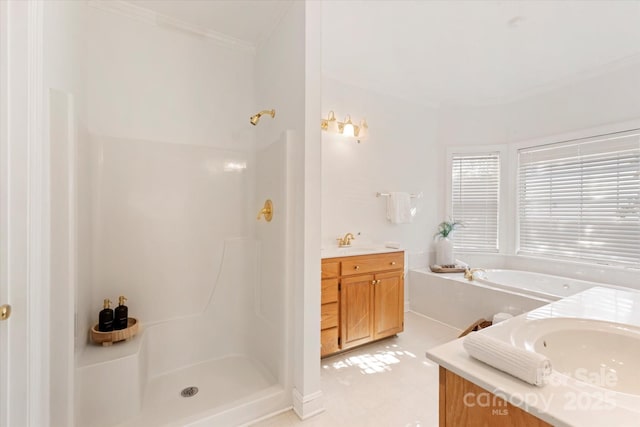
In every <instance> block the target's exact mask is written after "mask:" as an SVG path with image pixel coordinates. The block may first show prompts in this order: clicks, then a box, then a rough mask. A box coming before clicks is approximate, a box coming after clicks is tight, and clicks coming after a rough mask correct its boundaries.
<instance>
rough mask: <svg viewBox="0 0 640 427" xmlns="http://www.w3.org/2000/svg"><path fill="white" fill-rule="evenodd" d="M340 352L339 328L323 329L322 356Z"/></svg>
mask: <svg viewBox="0 0 640 427" xmlns="http://www.w3.org/2000/svg"><path fill="white" fill-rule="evenodd" d="M338 350H340V346H339V345H338V328H337V327H335V328H330V329H323V330H322V331H320V356H321V357H324V356H326V355H328V354H331V353H335V352H336V351H338Z"/></svg>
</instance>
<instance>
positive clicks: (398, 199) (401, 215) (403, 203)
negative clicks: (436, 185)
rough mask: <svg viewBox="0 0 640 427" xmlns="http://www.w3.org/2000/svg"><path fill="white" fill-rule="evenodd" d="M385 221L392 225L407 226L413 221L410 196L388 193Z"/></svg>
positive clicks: (407, 194)
mask: <svg viewBox="0 0 640 427" xmlns="http://www.w3.org/2000/svg"><path fill="white" fill-rule="evenodd" d="M387 219H388V220H389V221H390V222H391V223H392V224H407V223H410V222H412V221H413V215H411V195H410V194H409V193H389V197H387Z"/></svg>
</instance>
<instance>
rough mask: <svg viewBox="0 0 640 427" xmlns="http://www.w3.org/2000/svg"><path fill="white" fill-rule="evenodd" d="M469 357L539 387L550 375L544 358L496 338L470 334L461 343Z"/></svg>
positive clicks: (547, 360)
mask: <svg viewBox="0 0 640 427" xmlns="http://www.w3.org/2000/svg"><path fill="white" fill-rule="evenodd" d="M462 345H463V346H464V348H465V350H467V353H469V356H471V357H473V358H474V359H478V360H480V361H481V362H484V363H486V364H487V365H490V366H493V367H494V368H496V369H499V370H501V371H503V372H506V373H507V374H510V375H513V376H514V377H516V378H519V379H521V380H523V381H526V382H528V383H529V384H533V385H537V386H539V387H541V386H543V385H545V384H546V380H547V378H548V377H549V375H551V370H552V369H551V361H550V360H549V359H547V358H546V357H545V356H543V355H541V354H539V353H535V352H532V351H527V350H524V349H521V348H518V347H514V346H512V345H511V344H509V343H506V342H504V341H500V340H498V339H496V338H493V337H490V336H487V335H485V334H479V333H477V332H472V333H470V334H469V335H467V336H466V337H465V339H464V342H463V343H462Z"/></svg>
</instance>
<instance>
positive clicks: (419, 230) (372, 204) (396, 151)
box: [322, 49, 443, 264]
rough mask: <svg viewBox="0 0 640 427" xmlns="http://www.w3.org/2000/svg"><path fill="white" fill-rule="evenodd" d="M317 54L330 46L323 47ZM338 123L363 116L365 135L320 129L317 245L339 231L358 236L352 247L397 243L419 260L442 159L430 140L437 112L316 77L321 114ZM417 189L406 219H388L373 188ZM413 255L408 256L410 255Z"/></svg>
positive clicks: (433, 216) (331, 241) (427, 244)
mask: <svg viewBox="0 0 640 427" xmlns="http://www.w3.org/2000/svg"><path fill="white" fill-rule="evenodd" d="M323 54H325V55H328V54H331V49H325V50H324V53H323ZM330 110H332V111H334V112H335V113H336V117H337V118H338V120H340V121H342V120H343V119H344V117H345V115H347V114H350V115H351V117H352V118H353V119H354V120H357V121H359V120H360V119H362V118H364V117H366V119H367V122H368V124H369V134H370V137H369V139H368V140H366V141H363V142H361V143H360V144H358V143H356V142H354V141H348V140H345V139H344V138H342V137H341V136H340V135H332V134H328V133H326V132H323V134H322V245H323V247H334V246H335V245H336V238H337V237H340V236H343V235H344V234H345V233H347V232H351V233H354V234H356V233H360V235H359V236H356V241H355V242H354V244H355V245H357V244H367V243H384V242H386V241H396V242H400V243H401V244H402V246H403V247H404V248H406V250H407V252H408V254H410V255H411V254H416V255H417V257H419V259H421V260H423V261H422V263H424V264H426V256H427V254H428V252H429V251H430V250H431V244H432V241H433V234H434V233H435V231H436V226H437V224H438V223H439V222H440V221H441V218H440V217H439V216H438V206H437V202H436V200H435V199H434V196H433V195H434V194H435V193H436V192H437V191H438V189H439V188H440V186H441V181H440V175H439V174H438V171H439V167H440V163H441V162H442V161H443V160H441V158H440V157H439V155H438V153H439V150H440V148H439V147H438V144H437V140H436V136H437V134H436V132H437V128H436V126H437V121H436V119H437V112H436V111H435V110H434V109H432V108H428V107H425V106H421V105H417V104H414V103H410V102H407V101H403V100H401V99H398V98H393V97H390V96H386V95H382V94H377V93H374V92H371V91H367V90H364V89H360V88H357V87H353V86H350V85H347V84H343V83H340V82H338V81H335V80H331V79H324V80H323V91H322V116H323V117H327V114H328V113H329V111H330ZM389 191H405V192H409V193H414V194H418V193H422V194H423V197H422V198H421V199H416V200H415V203H416V204H417V207H418V213H417V215H416V216H415V218H414V220H413V223H410V224H391V223H389V222H388V221H387V219H386V199H385V198H384V197H379V198H378V197H376V192H389ZM412 259H413V258H410V260H412Z"/></svg>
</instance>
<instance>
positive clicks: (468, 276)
mask: <svg viewBox="0 0 640 427" xmlns="http://www.w3.org/2000/svg"><path fill="white" fill-rule="evenodd" d="M476 271H484V270H483V269H482V268H471V269H470V268H466V269H465V270H464V278H465V279H467V280H468V281H470V282H472V281H473V274H474V273H475V272H476Z"/></svg>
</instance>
